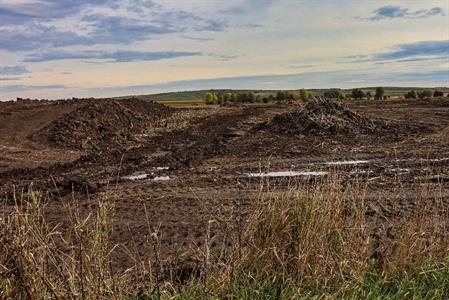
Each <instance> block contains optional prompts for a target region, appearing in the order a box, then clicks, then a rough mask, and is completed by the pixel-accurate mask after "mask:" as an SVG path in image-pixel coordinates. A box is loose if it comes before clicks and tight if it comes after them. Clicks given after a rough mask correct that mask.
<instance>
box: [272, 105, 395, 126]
mask: <svg viewBox="0 0 449 300" xmlns="http://www.w3.org/2000/svg"><path fill="white" fill-rule="evenodd" d="M263 127H264V129H267V128H270V129H273V130H276V131H277V132H279V133H284V134H292V135H296V134H303V135H327V134H332V135H339V134H355V133H363V134H368V133H374V132H385V131H393V132H394V131H396V130H397V128H396V126H395V125H394V124H391V123H390V122H388V121H386V120H381V119H376V118H371V117H368V116H364V115H361V114H358V113H355V112H353V111H351V110H350V109H348V108H347V107H346V106H345V105H343V104H341V103H339V102H334V101H328V100H325V99H321V98H314V99H312V100H310V101H308V102H307V103H305V104H304V105H303V106H301V107H300V108H295V109H292V110H290V111H288V112H286V113H283V114H279V115H277V116H275V117H274V118H273V119H272V120H271V121H270V122H268V123H265V124H264V125H263Z"/></svg>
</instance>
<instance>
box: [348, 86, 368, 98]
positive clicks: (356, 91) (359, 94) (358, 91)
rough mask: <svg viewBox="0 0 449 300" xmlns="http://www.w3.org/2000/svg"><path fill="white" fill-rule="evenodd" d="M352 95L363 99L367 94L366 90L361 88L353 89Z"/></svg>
mask: <svg viewBox="0 0 449 300" xmlns="http://www.w3.org/2000/svg"><path fill="white" fill-rule="evenodd" d="M351 96H352V98H354V99H363V98H365V97H366V94H365V92H364V91H362V90H361V89H357V88H356V89H353V90H352V92H351Z"/></svg>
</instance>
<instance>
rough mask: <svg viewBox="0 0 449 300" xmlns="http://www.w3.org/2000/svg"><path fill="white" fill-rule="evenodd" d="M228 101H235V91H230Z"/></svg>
mask: <svg viewBox="0 0 449 300" xmlns="http://www.w3.org/2000/svg"><path fill="white" fill-rule="evenodd" d="M229 101H231V102H232V103H235V102H237V95H236V94H235V93H231V95H230V97H229Z"/></svg>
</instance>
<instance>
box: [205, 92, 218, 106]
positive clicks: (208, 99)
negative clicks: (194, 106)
mask: <svg viewBox="0 0 449 300" xmlns="http://www.w3.org/2000/svg"><path fill="white" fill-rule="evenodd" d="M217 100H218V97H217V95H215V93H212V92H207V93H206V95H205V96H204V102H205V103H206V104H207V105H211V104H215V103H216V102H217Z"/></svg>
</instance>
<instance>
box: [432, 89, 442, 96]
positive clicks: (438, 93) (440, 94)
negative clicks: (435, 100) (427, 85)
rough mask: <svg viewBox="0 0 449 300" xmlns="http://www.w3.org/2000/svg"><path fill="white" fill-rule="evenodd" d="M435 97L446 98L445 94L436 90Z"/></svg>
mask: <svg viewBox="0 0 449 300" xmlns="http://www.w3.org/2000/svg"><path fill="white" fill-rule="evenodd" d="M433 96H434V97H444V93H443V92H442V91H438V90H436V91H435V92H433Z"/></svg>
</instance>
